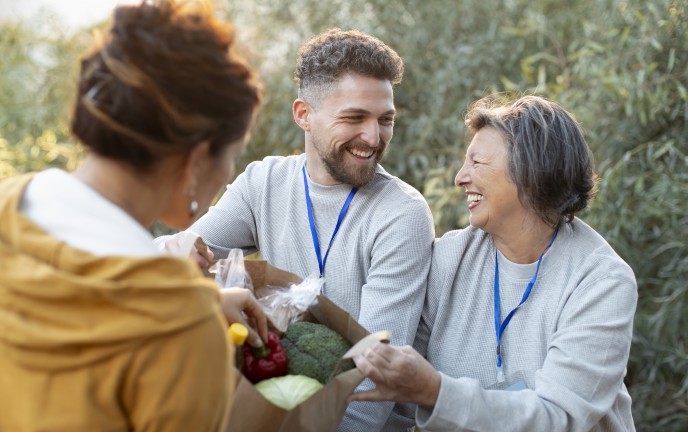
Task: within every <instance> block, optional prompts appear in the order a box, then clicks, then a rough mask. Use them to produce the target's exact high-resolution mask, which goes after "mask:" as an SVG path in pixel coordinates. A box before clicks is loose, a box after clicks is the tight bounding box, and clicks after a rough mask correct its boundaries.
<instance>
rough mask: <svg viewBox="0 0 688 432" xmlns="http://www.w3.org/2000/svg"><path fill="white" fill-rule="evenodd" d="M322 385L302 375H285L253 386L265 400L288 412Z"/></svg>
mask: <svg viewBox="0 0 688 432" xmlns="http://www.w3.org/2000/svg"><path fill="white" fill-rule="evenodd" d="M322 386H323V385H322V384H320V383H319V382H318V380H315V379H313V378H309V377H307V376H303V375H285V376H281V377H277V378H270V379H266V380H263V381H261V382H259V383H258V384H256V385H255V387H256V390H258V392H259V393H260V394H262V395H263V396H264V397H265V399H267V400H269V401H270V402H272V403H273V404H275V405H277V406H278V407H280V408H284V409H286V410H290V409H292V408H294V407H295V406H296V405H298V404H300V403H301V402H303V401H305V400H306V399H308V398H309V397H311V395H312V394H313V393H315V392H317V391H318V390H320V389H321V388H322Z"/></svg>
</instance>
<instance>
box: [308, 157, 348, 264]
mask: <svg viewBox="0 0 688 432" xmlns="http://www.w3.org/2000/svg"><path fill="white" fill-rule="evenodd" d="M301 171H302V172H303V186H304V188H305V190H306V207H307V209H308V222H309V223H310V225H311V235H312V236H313V247H314V248H315V256H316V257H317V258H318V268H319V269H320V277H323V276H324V274H325V264H326V263H327V255H329V253H330V247H332V241H333V240H334V236H336V235H337V231H339V227H340V226H341V225H342V221H343V220H344V216H346V212H347V211H348V210H349V205H350V204H351V200H352V199H354V195H356V191H358V188H351V192H349V196H348V197H346V201H344V205H343V206H342V209H341V211H340V212H339V218H337V225H335V227H334V232H333V233H332V237H331V238H330V243H329V244H328V245H327V250H326V251H325V257H324V258H322V255H321V254H320V242H319V241H318V231H317V230H316V229H315V219H314V217H313V203H312V202H311V195H310V193H309V191H308V178H307V174H306V165H305V164H304V165H303V166H302V167H301Z"/></svg>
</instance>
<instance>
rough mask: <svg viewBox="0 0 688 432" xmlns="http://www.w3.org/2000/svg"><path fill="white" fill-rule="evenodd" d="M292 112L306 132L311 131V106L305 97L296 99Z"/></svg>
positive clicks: (295, 119) (297, 122)
mask: <svg viewBox="0 0 688 432" xmlns="http://www.w3.org/2000/svg"><path fill="white" fill-rule="evenodd" d="M292 114H293V115H294V121H295V122H296V124H297V125H299V127H300V128H301V129H303V130H304V132H310V131H311V126H310V123H309V120H310V115H311V107H310V105H308V104H307V103H306V102H305V101H304V100H303V99H296V100H295V101H294V105H293V106H292Z"/></svg>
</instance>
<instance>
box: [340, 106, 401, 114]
mask: <svg viewBox="0 0 688 432" xmlns="http://www.w3.org/2000/svg"><path fill="white" fill-rule="evenodd" d="M339 114H367V115H369V114H371V112H370V111H368V110H364V109H363V108H344V109H343V110H341V111H339ZM395 114H396V111H395V110H393V109H391V110H389V111H385V112H384V113H382V116H387V115H395Z"/></svg>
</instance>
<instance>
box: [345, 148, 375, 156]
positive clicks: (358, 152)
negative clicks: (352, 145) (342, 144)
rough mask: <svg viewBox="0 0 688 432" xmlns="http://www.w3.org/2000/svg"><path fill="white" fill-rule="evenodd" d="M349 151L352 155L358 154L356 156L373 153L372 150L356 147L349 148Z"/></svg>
mask: <svg viewBox="0 0 688 432" xmlns="http://www.w3.org/2000/svg"><path fill="white" fill-rule="evenodd" d="M349 151H350V152H351V154H353V155H354V156H358V157H362V158H369V157H371V156H372V155H373V152H372V151H363V150H358V149H351V150H349Z"/></svg>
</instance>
